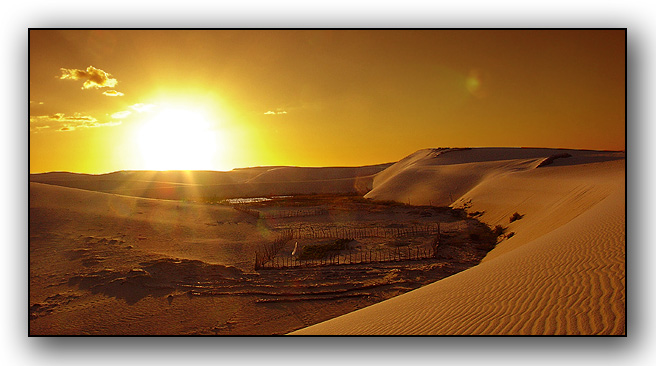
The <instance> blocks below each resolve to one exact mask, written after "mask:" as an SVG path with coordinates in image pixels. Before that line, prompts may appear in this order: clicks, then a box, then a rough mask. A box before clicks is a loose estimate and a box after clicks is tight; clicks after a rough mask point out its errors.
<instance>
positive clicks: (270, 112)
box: [264, 108, 287, 115]
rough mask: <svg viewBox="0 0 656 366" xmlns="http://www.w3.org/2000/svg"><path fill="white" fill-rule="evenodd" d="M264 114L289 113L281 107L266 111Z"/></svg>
mask: <svg viewBox="0 0 656 366" xmlns="http://www.w3.org/2000/svg"><path fill="white" fill-rule="evenodd" d="M264 114H269V115H277V114H287V111H284V110H282V109H281V108H278V109H276V111H275V112H274V111H266V112H264Z"/></svg>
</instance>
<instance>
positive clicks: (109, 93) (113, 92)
mask: <svg viewBox="0 0 656 366" xmlns="http://www.w3.org/2000/svg"><path fill="white" fill-rule="evenodd" d="M103 94H105V95H106V96H108V97H122V96H124V95H125V94H123V93H121V92H120V91H116V90H105V91H104V92H103Z"/></svg>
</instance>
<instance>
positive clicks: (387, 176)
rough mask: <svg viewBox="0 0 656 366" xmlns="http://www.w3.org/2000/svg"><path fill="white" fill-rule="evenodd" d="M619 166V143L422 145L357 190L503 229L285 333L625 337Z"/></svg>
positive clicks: (622, 199) (622, 188)
mask: <svg viewBox="0 0 656 366" xmlns="http://www.w3.org/2000/svg"><path fill="white" fill-rule="evenodd" d="M564 153H566V154H569V155H571V156H570V157H564V155H563V154H564ZM555 155H560V158H553V156H555ZM495 159H496V160H495ZM546 159H550V160H551V163H550V164H548V165H544V164H543V162H544V161H545V160H546ZM541 164H542V166H541ZM624 171H625V161H624V153H622V152H596V151H579V150H565V151H564V150H558V149H472V150H462V151H451V152H449V153H448V154H445V153H444V150H437V151H436V150H433V149H430V150H421V151H419V152H417V153H415V154H413V155H411V156H409V157H408V158H406V159H404V160H401V161H400V162H399V163H398V165H396V166H394V165H393V166H391V167H390V168H388V171H383V172H382V173H380V174H379V175H378V176H377V177H376V178H375V179H374V187H373V189H372V191H370V192H369V193H368V194H367V196H366V197H367V198H371V199H392V200H396V201H400V202H405V201H407V200H409V201H411V203H415V202H417V203H424V204H425V203H427V201H429V202H431V201H432V202H433V204H434V202H439V203H448V204H450V205H452V207H459V208H463V209H465V210H466V211H468V212H471V213H477V214H478V215H480V216H479V217H480V219H481V220H482V221H483V222H485V223H487V224H488V225H491V226H494V225H502V226H504V227H506V228H507V229H506V230H507V232H513V234H514V235H513V236H512V237H511V238H508V239H505V240H504V241H502V242H501V243H499V244H498V245H497V246H496V248H495V249H493V250H492V251H491V252H490V253H488V255H487V257H486V258H485V259H484V260H483V261H482V263H481V264H479V265H478V266H475V267H473V268H470V269H468V270H466V271H463V272H461V273H458V274H456V275H453V276H451V277H448V278H446V279H443V280H441V281H438V282H435V283H433V284H430V285H428V286H425V287H423V288H420V289H417V290H414V291H411V292H409V293H406V294H403V295H400V296H398V297H395V298H392V299H389V300H386V301H383V302H381V303H378V304H375V305H372V306H370V307H367V308H364V309H361V310H358V311H355V312H353V313H350V314H346V315H343V316H340V317H338V318H335V319H332V320H329V321H326V322H323V323H320V324H317V325H314V326H310V327H308V328H305V329H301V330H299V331H296V332H294V333H292V334H448V335H465V334H486V335H494V334H522V335H523V334H533V335H542V334H599V335H601V334H603V335H621V334H625V332H626V329H625V310H626V304H625V288H626V283H625V273H626V272H625V236H626V229H625V226H626V225H625V220H626V217H625V207H626V203H625V192H626V187H625V173H624ZM445 186H446V187H447V188H444V187H445ZM426 187H429V188H426ZM431 187H432V188H434V189H430V188H431ZM514 212H519V214H520V215H522V218H521V219H520V220H516V221H514V222H512V223H510V220H509V217H510V216H511V215H512V214H513V213H514Z"/></svg>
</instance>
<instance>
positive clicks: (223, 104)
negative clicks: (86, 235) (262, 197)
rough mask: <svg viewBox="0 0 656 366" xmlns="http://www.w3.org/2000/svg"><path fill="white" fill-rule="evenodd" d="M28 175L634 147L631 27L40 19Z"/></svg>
mask: <svg viewBox="0 0 656 366" xmlns="http://www.w3.org/2000/svg"><path fill="white" fill-rule="evenodd" d="M29 82H30V172H31V173H37V172H45V171H56V170H64V171H73V172H82V173H103V172H109V171H116V170H134V169H208V170H229V169H231V168H235V167H244V166H256V165H301V166H335V165H364V164H377V163H383V162H389V161H397V160H399V159H401V158H403V157H405V156H406V155H408V154H410V153H412V152H414V151H416V150H418V149H421V148H427V147H479V146H532V147H566V148H580V149H610V150H622V149H624V148H625V32H624V31H623V30H602V31H594V30H589V31H588V30H583V31H572V30H560V31H549V30H542V31H526V30H511V31H501V30H491V31H486V30H482V31H478V30H453V31H444V30H435V31H425V30H421V31H419V30H418V31H397V30H382V31H381V30H377V31H342V30H331V31H253V30H250V31H228V30H226V31H220V30H219V31H196V30H194V31H145V30H139V31H125V30H118V31H111V30H95V31H94V30H91V31H87V30H73V31H57V30H56V31H50V30H32V31H30V81H29Z"/></svg>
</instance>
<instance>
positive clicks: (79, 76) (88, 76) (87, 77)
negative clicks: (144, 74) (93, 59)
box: [59, 66, 118, 89]
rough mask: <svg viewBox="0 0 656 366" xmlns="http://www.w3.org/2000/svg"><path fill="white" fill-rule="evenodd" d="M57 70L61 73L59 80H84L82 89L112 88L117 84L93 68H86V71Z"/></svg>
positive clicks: (114, 80) (110, 77)
mask: <svg viewBox="0 0 656 366" xmlns="http://www.w3.org/2000/svg"><path fill="white" fill-rule="evenodd" d="M59 70H61V73H62V74H61V76H59V79H61V80H67V79H70V80H84V84H82V89H91V88H94V89H96V88H107V87H110V88H112V87H114V86H115V85H116V84H117V83H118V81H117V80H116V79H114V78H113V77H112V75H110V74H108V73H106V72H105V71H103V70H100V69H96V68H95V67H93V66H89V67H87V69H86V70H79V69H64V68H62V69H59Z"/></svg>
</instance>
